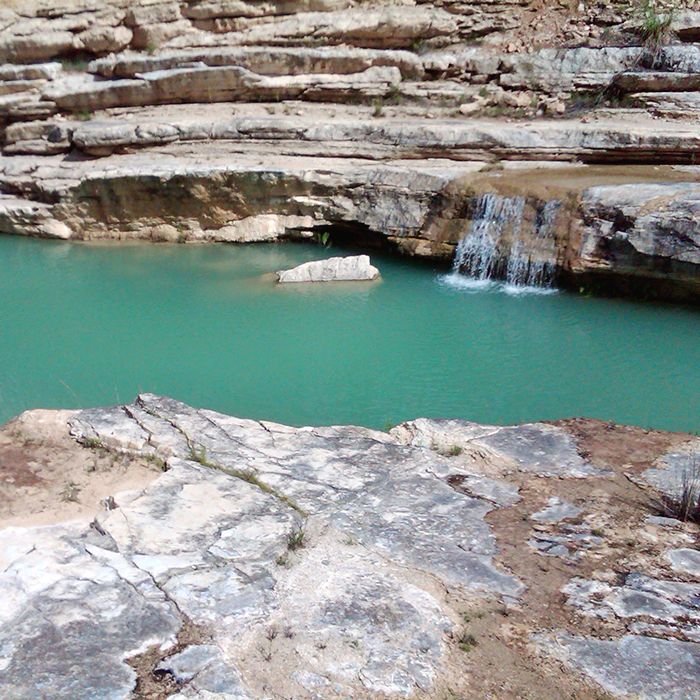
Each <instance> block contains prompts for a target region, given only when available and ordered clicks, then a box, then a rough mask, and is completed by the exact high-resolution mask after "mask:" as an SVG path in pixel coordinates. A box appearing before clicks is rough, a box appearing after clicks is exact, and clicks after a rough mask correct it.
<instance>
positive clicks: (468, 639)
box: [457, 632, 479, 653]
mask: <svg viewBox="0 0 700 700" xmlns="http://www.w3.org/2000/svg"><path fill="white" fill-rule="evenodd" d="M478 644H479V642H478V641H477V640H476V637H475V636H474V635H473V634H469V633H468V632H465V633H464V634H462V635H461V636H460V638H459V639H458V640H457V646H458V647H459V649H460V651H463V652H465V653H469V652H470V651H471V650H472V649H474V647H476V646H478Z"/></svg>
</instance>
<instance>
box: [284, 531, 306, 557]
mask: <svg viewBox="0 0 700 700" xmlns="http://www.w3.org/2000/svg"><path fill="white" fill-rule="evenodd" d="M305 537H306V533H305V532H304V529H303V528H301V527H299V528H297V529H295V530H292V531H291V532H290V533H289V535H287V549H288V550H289V551H290V552H296V550H297V549H301V548H302V547H303V546H304V539H305Z"/></svg>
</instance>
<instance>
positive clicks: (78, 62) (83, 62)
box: [60, 56, 88, 73]
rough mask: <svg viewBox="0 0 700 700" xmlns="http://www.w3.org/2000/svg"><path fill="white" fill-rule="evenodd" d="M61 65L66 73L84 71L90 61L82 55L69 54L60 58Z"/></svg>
mask: <svg viewBox="0 0 700 700" xmlns="http://www.w3.org/2000/svg"><path fill="white" fill-rule="evenodd" d="M60 62H61V67H62V68H63V70H64V71H66V73H84V72H85V71H86V70H87V67H88V61H87V59H86V58H83V57H82V56H68V57H66V58H62V59H60Z"/></svg>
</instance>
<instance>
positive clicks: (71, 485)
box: [61, 481, 80, 503]
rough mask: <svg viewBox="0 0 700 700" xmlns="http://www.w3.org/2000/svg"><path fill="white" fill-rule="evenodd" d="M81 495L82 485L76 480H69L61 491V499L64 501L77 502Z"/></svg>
mask: <svg viewBox="0 0 700 700" xmlns="http://www.w3.org/2000/svg"><path fill="white" fill-rule="evenodd" d="M79 495H80V486H78V484H76V483H75V482H74V481H69V482H68V483H67V484H66V485H65V486H64V487H63V490H62V491H61V500H62V501H63V502H64V503H77V502H78V500H79V498H78V496H79Z"/></svg>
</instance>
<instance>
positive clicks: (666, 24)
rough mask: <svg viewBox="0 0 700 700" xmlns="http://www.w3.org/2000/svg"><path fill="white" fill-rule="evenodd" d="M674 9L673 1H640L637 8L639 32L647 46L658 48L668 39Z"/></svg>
mask: <svg viewBox="0 0 700 700" xmlns="http://www.w3.org/2000/svg"><path fill="white" fill-rule="evenodd" d="M676 9H677V8H676V3H675V2H668V1H667V2H664V1H663V0H642V1H641V3H640V6H639V9H638V12H639V15H640V27H639V32H640V35H641V37H642V39H643V40H644V42H645V43H646V45H647V46H649V47H654V48H658V47H660V46H662V45H663V44H664V43H666V42H667V41H668V40H669V39H670V37H671V26H672V24H673V18H674V16H675V13H676Z"/></svg>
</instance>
